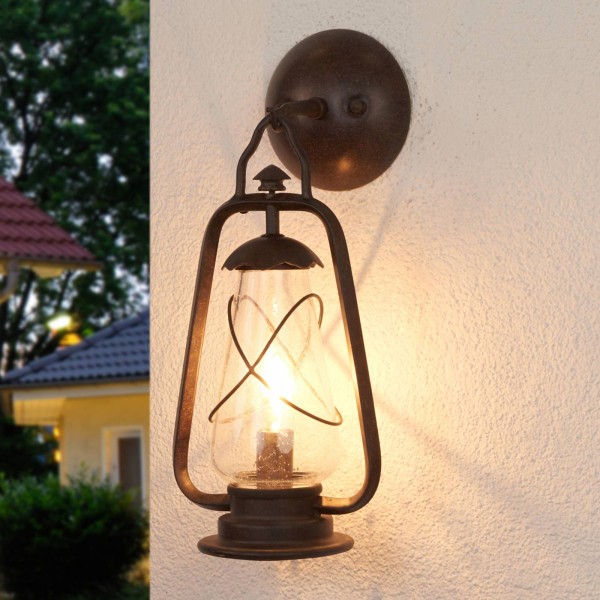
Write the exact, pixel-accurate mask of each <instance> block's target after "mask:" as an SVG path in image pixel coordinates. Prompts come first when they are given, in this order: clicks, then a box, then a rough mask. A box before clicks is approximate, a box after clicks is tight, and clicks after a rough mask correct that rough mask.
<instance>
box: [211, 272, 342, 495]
mask: <svg viewBox="0 0 600 600" xmlns="http://www.w3.org/2000/svg"><path fill="white" fill-rule="evenodd" d="M237 273H238V280H237V285H236V289H235V292H234V294H233V296H232V297H231V299H230V302H229V315H228V316H229V327H230V331H231V337H230V339H229V342H228V348H227V351H226V355H225V364H224V367H223V373H222V380H221V387H220V394H219V403H218V404H217V406H216V408H215V409H214V410H213V412H212V413H211V420H212V423H213V425H212V435H211V456H212V461H213V464H214V466H215V468H216V470H217V472H218V473H219V474H220V475H221V476H222V477H223V478H224V479H225V480H226V481H227V482H228V483H233V484H236V485H237V486H239V487H246V488H289V487H304V486H310V485H314V484H315V483H318V482H321V481H322V480H323V479H325V478H326V477H327V476H328V475H330V474H331V472H332V471H333V470H334V469H335V467H336V465H337V462H338V457H339V443H338V427H336V425H339V423H340V422H341V417H340V415H339V413H338V412H337V410H336V408H335V406H334V403H333V401H332V398H331V391H330V386H329V380H328V377H327V373H326V366H325V362H324V353H323V341H322V337H321V332H320V328H319V326H320V322H321V318H322V310H323V307H322V302H321V299H320V298H319V296H317V295H316V294H312V293H311V291H310V289H309V283H308V270H307V269H273V270H264V271H261V270H239V271H237Z"/></svg>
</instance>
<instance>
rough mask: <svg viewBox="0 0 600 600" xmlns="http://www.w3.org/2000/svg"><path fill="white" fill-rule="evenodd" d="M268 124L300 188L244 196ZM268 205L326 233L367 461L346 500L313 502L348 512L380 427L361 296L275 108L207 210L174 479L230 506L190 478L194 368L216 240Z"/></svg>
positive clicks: (368, 483) (195, 497) (373, 484)
mask: <svg viewBox="0 0 600 600" xmlns="http://www.w3.org/2000/svg"><path fill="white" fill-rule="evenodd" d="M270 125H276V126H278V127H279V126H281V127H283V128H284V130H285V132H286V134H287V137H288V139H289V142H290V145H291V147H292V148H293V150H294V152H295V154H296V156H297V157H298V160H299V162H300V165H301V170H302V193H301V194H290V193H277V194H270V193H252V194H246V169H247V165H248V161H249V159H250V157H251V156H252V155H253V154H254V152H255V151H256V149H257V148H258V145H259V144H260V141H261V139H262V136H263V133H264V131H265V130H266V129H267V127H269V126H270ZM269 206H272V207H274V208H276V209H277V210H278V211H282V212H284V211H297V212H305V213H309V214H313V215H315V216H316V217H318V218H319V220H320V221H321V223H322V224H323V226H324V228H325V231H326V233H327V238H328V241H329V248H330V252H331V257H332V262H333V269H334V274H335V279H336V283H337V289H338V296H339V300H340V310H341V315H342V321H343V323H344V331H345V334H346V342H347V345H348V352H349V356H350V360H351V361H352V363H353V366H354V373H355V392H356V403H357V408H358V414H359V419H360V428H361V433H362V442H363V452H364V460H365V478H364V482H363V485H362V487H361V488H360V490H359V491H358V492H356V493H355V494H354V495H352V496H350V497H346V498H333V497H329V496H318V499H317V501H316V505H315V508H316V509H317V510H318V511H319V512H320V513H321V514H330V515H335V514H346V513H350V512H353V511H355V510H359V509H360V508H362V507H363V506H365V505H366V504H367V503H368V502H369V500H371V498H372V497H373V495H374V494H375V491H376V490H377V486H378V484H379V478H380V473H381V452H380V447H379V433H378V430H377V420H376V416H375V407H374V403H373V393H372V390H371V381H370V378H369V368H368V365H367V357H366V352H365V345H364V340H363V335H362V328H361V324H360V316H359V311H358V301H357V299H356V290H355V287H354V279H353V277H352V267H351V265H350V256H349V253H348V245H347V243H346V238H345V236H344V231H343V229H342V226H341V224H340V222H339V220H338V219H337V217H336V216H335V214H334V213H333V211H332V210H331V209H330V208H329V207H328V206H326V205H325V204H324V203H323V202H321V201H319V200H317V199H316V198H314V197H313V195H312V189H311V183H310V167H309V162H308V158H307V156H306V154H305V152H304V150H303V149H302V148H301V147H300V146H299V144H298V143H297V140H296V137H295V135H294V130H293V127H292V125H291V123H290V121H289V120H288V118H287V117H284V116H283V115H281V114H278V112H277V111H273V112H271V113H269V114H268V115H267V116H265V117H264V118H263V119H262V120H261V121H260V123H259V124H258V126H257V127H256V129H255V131H254V134H253V135H252V138H251V140H250V143H249V144H248V146H247V147H246V149H245V150H244V152H243V153H242V155H241V157H240V160H239V163H238V166H237V174H236V191H235V194H234V195H233V197H232V198H231V199H230V200H229V201H227V202H225V203H224V204H222V205H221V206H220V207H219V208H218V209H217V210H216V211H215V213H214V214H213V215H212V217H211V219H210V221H209V222H208V225H207V227H206V231H205V234H204V239H203V242H202V250H201V253H200V261H199V265H198V275H197V279H196V288H195V292H194V300H193V304H192V317H191V321H190V327H189V331H188V339H187V347H186V352H185V359H184V367H183V377H182V382H181V389H180V393H179V405H178V408H177V422H176V427H175V439H174V448H173V466H174V471H175V479H176V480H177V484H178V485H179V488H180V489H181V491H182V492H183V493H184V494H185V496H187V498H189V499H190V500H191V501H192V502H194V503H195V504H198V505H199V506H202V507H203V508H207V509H209V510H217V511H227V510H230V508H231V498H230V495H229V494H213V493H207V492H204V491H202V490H200V489H198V488H197V487H196V485H195V484H194V483H193V481H192V479H191V477H190V474H189V469H188V453H189V443H190V435H191V428H192V419H193V413H194V400H195V395H196V389H197V384H198V373H199V366H200V360H201V354H202V347H203V343H204V334H205V331H206V319H207V315H208V306H209V302H210V296H211V289H212V280H213V276H214V271H215V264H216V259H217V251H218V247H219V239H220V237H221V232H222V229H223V226H224V225H225V222H226V221H227V220H228V219H229V218H230V217H232V216H234V215H236V214H238V213H247V212H253V211H256V212H266V211H267V207H269Z"/></svg>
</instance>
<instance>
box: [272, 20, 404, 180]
mask: <svg viewBox="0 0 600 600" xmlns="http://www.w3.org/2000/svg"><path fill="white" fill-rule="evenodd" d="M312 97H319V98H323V99H324V100H325V102H326V103H327V113H326V114H325V115H324V116H323V117H322V118H320V119H311V118H308V117H305V116H294V117H289V119H290V121H292V124H293V127H294V130H295V132H296V134H297V137H298V141H299V142H300V144H301V145H302V146H303V148H304V150H305V151H306V153H307V155H308V158H309V161H310V167H311V174H312V183H313V185H314V186H315V187H317V188H320V189H324V190H350V189H354V188H357V187H360V186H363V185H365V184H367V183H369V182H370V181H373V180H374V179H376V178H377V177H379V176H380V175H381V174H382V173H384V172H385V171H386V170H387V168H388V167H389V166H390V165H391V164H392V163H393V162H394V160H395V158H396V156H398V154H399V152H400V150H401V149H402V146H403V145H404V142H405V141H406V136H407V135H408V129H409V125H410V112H411V105H410V93H409V90H408V84H407V82H406V78H405V77H404V73H403V72H402V69H401V68H400V65H399V64H398V63H397V61H396V59H395V58H394V57H393V56H392V54H391V53H390V52H389V50H387V48H385V46H383V45H382V44H380V43H379V42H378V41H377V40H375V39H373V38H372V37H370V36H368V35H366V34H364V33H360V32H358V31H352V30H350V29H330V30H328V31H321V32H319V33H316V34H314V35H311V36H310V37H307V38H306V39H304V40H302V41H301V42H300V43H299V44H297V45H296V46H294V47H293V48H292V49H291V50H290V51H289V52H288V53H287V54H286V55H285V56H284V57H283V59H282V61H281V62H280V63H279V65H278V66H277V68H276V69H275V72H274V73H273V76H272V78H271V82H270V84H269V89H268V91H267V98H266V104H267V107H276V106H278V105H280V104H282V103H284V102H290V101H296V100H307V99H309V98H312ZM269 139H270V140H271V144H272V146H273V149H274V150H275V152H276V154H277V156H278V157H279V158H280V160H281V161H282V162H283V164H284V165H285V167H286V168H287V169H289V170H290V171H291V172H292V173H294V175H296V176H297V177H299V176H300V165H299V163H298V160H297V158H296V156H295V154H294V153H293V151H292V149H291V147H290V145H289V143H288V141H287V137H286V134H285V132H284V131H275V130H273V129H272V128H269Z"/></svg>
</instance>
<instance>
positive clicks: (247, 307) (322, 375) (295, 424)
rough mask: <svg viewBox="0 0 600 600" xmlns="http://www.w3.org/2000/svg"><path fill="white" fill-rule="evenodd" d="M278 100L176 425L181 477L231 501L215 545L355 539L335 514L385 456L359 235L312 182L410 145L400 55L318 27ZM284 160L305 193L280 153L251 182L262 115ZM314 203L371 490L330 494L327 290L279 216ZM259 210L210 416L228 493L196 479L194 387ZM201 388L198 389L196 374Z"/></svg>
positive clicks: (197, 337)
mask: <svg viewBox="0 0 600 600" xmlns="http://www.w3.org/2000/svg"><path fill="white" fill-rule="evenodd" d="M267 107H268V108H267V114H266V116H265V117H264V118H263V119H262V120H261V121H260V123H259V124H258V126H257V128H256V130H255V131H254V134H253V136H252V139H251V141H250V143H249V145H248V147H247V148H246V149H245V150H244V152H243V153H242V155H241V157H240V160H239V163H238V167H237V173H236V190H235V194H234V196H233V197H232V198H231V199H230V200H229V201H227V202H225V204H223V205H222V206H220V207H219V208H218V209H217V210H216V212H215V213H214V215H213V216H212V218H211V219H210V221H209V223H208V225H207V228H206V232H205V234H204V241H203V244H202V250H201V255H200V264H199V269H198V278H197V282H196V290H195V296H194V300H193V307H192V316H191V323H190V329H189V334H188V342H187V348H186V355H185V363H184V367H183V376H182V383H181V391H180V397H179V406H178V411H177V424H176V430H175V440H174V469H175V477H176V480H177V483H178V485H179V487H180V488H181V490H182V491H183V493H184V494H185V495H186V496H187V497H188V498H189V499H190V500H191V501H192V502H194V503H196V504H198V505H200V506H202V507H203V508H207V509H211V510H217V511H229V512H228V513H227V514H225V515H223V516H221V517H220V519H219V525H218V534H217V535H212V536H209V537H206V538H203V539H201V540H200V541H199V543H198V547H199V549H200V550H201V551H202V552H204V553H207V554H211V555H215V556H222V557H228V558H241V559H254V560H279V559H292V558H309V557H316V556H325V555H329V554H336V553H339V552H344V551H346V550H349V549H350V548H351V547H352V545H353V540H352V538H351V537H349V536H348V535H345V534H342V533H336V532H334V531H333V520H332V517H331V515H334V514H344V513H349V512H352V511H355V510H358V509H360V508H362V507H363V506H365V504H367V502H369V500H370V499H371V498H372V497H373V494H374V493H375V490H376V489H377V485H378V483H379V475H380V466H381V457H380V449H379V436H378V432H377V424H376V419H375V409H374V406H373V396H372V392H371V384H370V380H369V371H368V367H367V359H366V355H365V348H364V342H363V336H362V330H361V325H360V319H359V313H358V304H357V300H356V292H355V289H354V281H353V279H352V270H351V266H350V258H349V255H348V247H347V245H346V241H345V238H344V233H343V231H342V227H341V225H340V223H339V221H338V219H337V218H336V216H335V215H334V214H333V212H332V211H331V210H330V209H329V208H328V207H327V206H326V205H325V204H323V203H322V202H320V201H319V200H317V199H315V198H314V197H313V195H312V188H311V182H314V184H315V186H317V187H319V188H322V189H328V190H349V189H353V188H356V187H359V186H362V185H365V184H366V183H369V182H370V181H372V180H373V179H375V178H376V177H378V176H379V175H381V174H382V173H383V172H384V171H385V170H386V169H387V168H388V167H389V166H390V165H391V164H392V162H393V161H394V159H395V158H396V156H397V155H398V153H399V152H400V150H401V148H402V146H403V144H404V141H405V139H406V136H407V134H408V127H409V122H410V96H409V91H408V86H407V83H406V80H405V78H404V75H403V73H402V70H401V69H400V66H399V65H398V63H397V62H396V60H395V59H394V57H393V56H392V55H391V54H390V52H389V51H388V50H387V49H386V48H385V47H384V46H382V45H381V44H380V43H379V42H377V41H376V40H374V39H373V38H371V37H369V36H367V35H365V34H362V33H359V32H356V31H350V30H344V29H335V30H330V31H324V32H321V33H317V34H315V35H313V36H310V37H308V38H306V39H305V40H303V41H302V42H301V43H299V44H298V45H297V46H295V47H294V48H292V50H290V52H288V54H287V55H286V56H285V57H284V59H283V60H282V61H281V63H280V64H279V66H278V67H277V69H276V71H275V73H274V75H273V77H272V80H271V83H270V85H269V89H268V93H267ZM267 129H268V130H269V138H270V140H271V144H272V146H273V148H274V150H275V152H276V153H277V155H278V156H279V158H280V159H281V161H282V162H283V163H284V165H285V166H286V167H287V168H288V169H289V170H290V171H291V172H292V173H293V174H294V175H296V176H297V177H299V178H300V179H301V183H302V187H301V193H300V194H291V193H288V192H285V186H284V183H283V182H284V181H285V180H286V179H289V177H288V176H287V175H286V173H284V172H283V171H282V170H281V169H280V168H279V167H275V166H273V165H271V166H269V167H267V168H265V169H263V170H262V171H261V172H260V173H259V174H258V175H257V176H256V177H255V179H257V180H259V181H260V186H259V188H258V190H259V192H258V193H246V167H247V164H248V160H249V159H250V157H251V156H252V155H253V154H254V152H255V151H256V149H257V147H258V145H259V143H260V141H261V138H262V135H263V133H264V131H265V130H267ZM288 211H298V212H305V213H310V214H313V215H315V216H316V217H318V218H319V219H320V221H321V222H322V224H323V226H324V228H325V231H326V233H327V237H328V240H329V247H330V251H331V255H332V262H333V268H334V272H335V278H336V282H337V288H338V294H339V300H340V309H341V317H342V321H343V323H344V329H345V333H346V340H347V345H348V351H349V356H350V361H351V363H352V365H353V372H354V384H355V389H356V399H357V407H358V414H359V419H360V426H361V431H362V442H363V449H364V459H365V477H364V482H363V485H362V487H361V489H360V490H358V491H357V492H356V493H354V494H353V495H351V496H349V497H346V498H331V497H327V496H322V495H321V492H322V486H321V482H322V481H323V480H324V479H325V478H326V477H327V476H328V475H330V474H331V472H332V471H333V470H334V468H335V466H336V458H337V456H338V454H339V452H338V439H337V431H338V427H339V425H340V424H341V423H342V416H341V414H340V412H339V411H338V410H337V408H336V407H335V403H334V398H333V397H332V395H331V390H330V389H329V382H328V379H327V373H326V370H325V366H324V361H323V344H322V339H321V335H320V331H319V328H320V325H321V319H322V316H323V302H322V301H321V298H320V297H319V296H318V295H317V294H316V293H314V292H312V291H311V290H310V287H309V283H308V272H309V270H310V269H311V268H312V267H315V266H320V267H322V266H323V264H322V263H321V261H320V259H319V258H318V257H317V256H316V254H315V253H314V252H313V251H312V250H311V249H310V248H308V247H307V246H306V245H304V244H303V243H301V242H300V241H298V240H295V239H293V238H291V237H287V236H284V235H283V234H282V233H281V232H280V224H279V215H280V213H281V212H288ZM247 212H263V213H264V214H265V220H266V231H265V234H264V235H262V236H261V237H258V238H256V239H252V240H250V241H247V242H246V243H244V244H242V245H241V246H240V247H239V248H237V250H235V251H234V252H233V253H232V254H231V255H230V256H229V258H228V259H227V260H226V261H225V264H224V268H225V269H229V270H235V271H237V272H238V274H239V276H238V282H237V285H236V288H235V290H234V292H233V295H232V296H231V298H230V300H229V304H228V306H227V307H223V310H224V311H225V310H226V311H227V315H228V322H229V330H230V334H231V337H230V340H229V342H228V351H227V352H226V361H225V366H224V370H223V375H222V384H221V392H220V396H219V398H218V399H216V400H215V404H214V408H213V409H212V410H211V411H210V414H209V416H208V418H209V421H210V422H211V423H212V435H211V455H212V462H213V466H214V468H216V470H217V472H218V473H219V474H220V475H222V477H223V478H224V479H225V480H226V481H227V482H228V487H227V493H221V494H215V493H207V492H204V491H201V490H200V489H198V488H197V487H196V486H195V485H194V483H193V482H192V480H191V478H190V475H189V471H188V451H189V442H190V434H191V426H192V416H193V409H194V400H195V396H196V393H197V387H198V372H199V365H200V359H201V354H202V345H203V340H204V333H205V328H206V319H207V314H208V306H209V301H210V295H211V287H212V280H213V275H214V271H215V263H216V258H217V249H218V243H219V238H220V235H221V231H222V228H223V225H224V224H225V222H226V221H227V220H228V219H229V218H230V217H231V216H233V215H235V214H238V213H247ZM200 393H201V390H200Z"/></svg>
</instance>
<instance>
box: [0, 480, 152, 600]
mask: <svg viewBox="0 0 600 600" xmlns="http://www.w3.org/2000/svg"><path fill="white" fill-rule="evenodd" d="M147 528H148V523H147V518H146V515H145V513H143V512H142V511H141V510H140V509H139V508H137V507H136V506H135V502H134V499H133V498H132V497H131V496H130V495H129V494H127V493H125V492H124V491H123V490H121V489H120V488H115V487H112V486H111V485H109V484H108V483H102V482H100V481H98V480H96V479H94V478H89V477H86V476H84V475H82V476H80V477H78V478H76V479H72V480H71V481H70V482H69V485H67V486H61V485H60V484H59V481H58V479H57V478H56V477H48V478H47V479H45V480H42V481H39V480H36V479H34V478H27V479H23V480H20V481H8V480H0V572H2V573H3V576H4V585H5V587H6V588H7V590H9V591H12V592H14V593H15V595H16V597H17V599H18V600H21V599H23V600H29V599H37V600H39V599H41V598H44V599H48V600H51V599H54V598H65V597H68V596H70V595H75V594H82V593H86V594H87V593H90V592H92V593H93V591H94V590H95V589H96V590H107V589H115V590H117V589H118V588H119V586H120V585H121V584H122V583H123V580H124V576H125V575H126V573H127V571H128V570H129V569H130V568H131V567H132V566H133V565H134V564H135V563H136V562H137V561H138V560H139V559H140V558H141V557H142V556H143V555H144V552H145V542H146V537H147Z"/></svg>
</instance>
